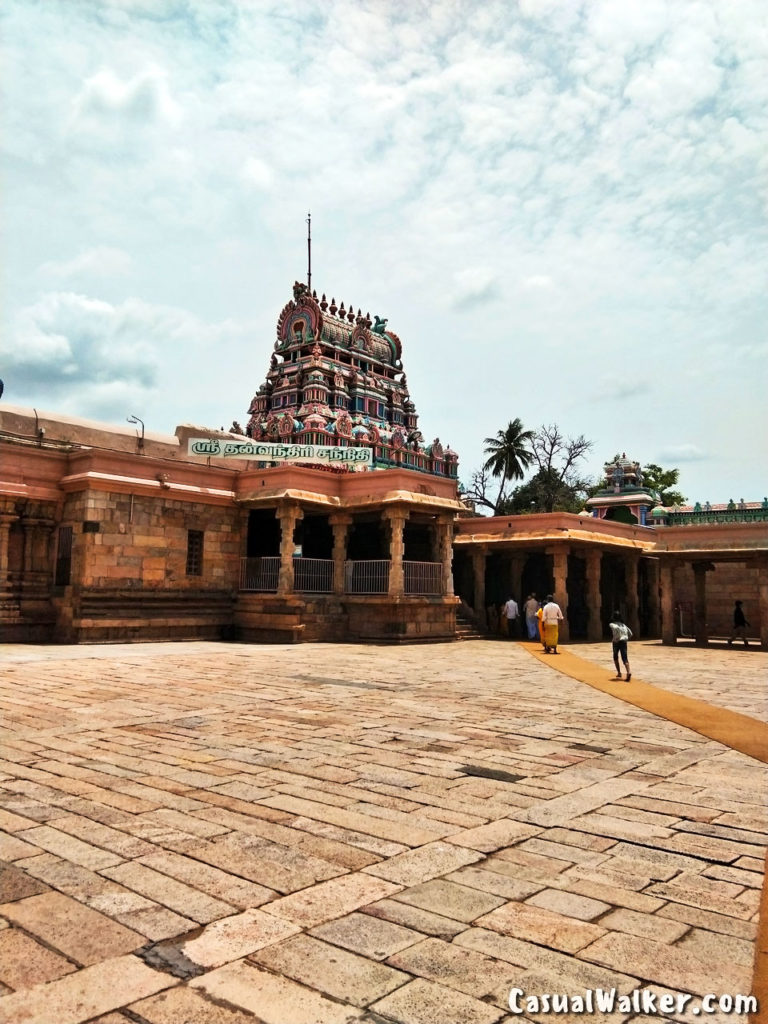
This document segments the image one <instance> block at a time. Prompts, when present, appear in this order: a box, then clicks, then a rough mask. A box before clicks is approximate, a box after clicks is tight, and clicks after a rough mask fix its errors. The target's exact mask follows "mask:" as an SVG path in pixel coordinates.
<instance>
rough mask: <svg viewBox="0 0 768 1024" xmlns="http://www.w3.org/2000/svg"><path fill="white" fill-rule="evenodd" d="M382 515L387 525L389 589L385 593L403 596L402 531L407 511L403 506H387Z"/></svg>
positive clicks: (403, 545) (403, 543)
mask: <svg viewBox="0 0 768 1024" xmlns="http://www.w3.org/2000/svg"><path fill="white" fill-rule="evenodd" d="M382 517H383V519H384V521H385V522H386V523H388V525H389V590H388V591H387V593H388V595H389V596H390V597H403V595H404V594H405V573H404V571H403V551H404V550H405V539H404V537H403V531H404V530H405V522H406V520H407V518H408V512H407V511H406V510H405V509H403V508H388V509H385V510H384V512H383V514H382Z"/></svg>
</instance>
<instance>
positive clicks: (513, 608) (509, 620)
mask: <svg viewBox="0 0 768 1024" xmlns="http://www.w3.org/2000/svg"><path fill="white" fill-rule="evenodd" d="M501 613H502V615H503V616H504V621H505V622H506V624H507V638H508V639H509V640H511V639H512V634H513V633H514V631H515V629H516V628H517V619H518V616H519V615H520V609H519V608H518V607H517V601H515V599H514V598H513V597H510V598H509V600H508V601H507V603H506V604H505V605H504V607H503V608H502V610H501Z"/></svg>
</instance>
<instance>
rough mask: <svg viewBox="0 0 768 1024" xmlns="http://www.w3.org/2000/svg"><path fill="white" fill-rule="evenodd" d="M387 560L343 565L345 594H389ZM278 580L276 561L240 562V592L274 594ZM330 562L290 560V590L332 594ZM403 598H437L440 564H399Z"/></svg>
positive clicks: (441, 571) (441, 587) (277, 562)
mask: <svg viewBox="0 0 768 1024" xmlns="http://www.w3.org/2000/svg"><path fill="white" fill-rule="evenodd" d="M391 564H392V563H391V562H390V561H389V559H385V558H382V559H364V560H359V561H347V562H345V563H344V592H345V593H346V594H386V593H387V592H388V591H389V571H390V566H391ZM279 576H280V558H279V557H265V558H242V559H241V560H240V590H245V591H256V592H262V593H275V592H276V591H277V583H278V578H279ZM333 577H334V572H333V560H332V559H330V558H294V559H293V589H294V591H295V592H296V593H302V594H332V593H333ZM403 580H404V592H405V593H406V594H414V595H424V596H439V595H440V594H442V592H443V567H442V564H441V563H440V562H403Z"/></svg>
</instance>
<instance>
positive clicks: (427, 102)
mask: <svg viewBox="0 0 768 1024" xmlns="http://www.w3.org/2000/svg"><path fill="white" fill-rule="evenodd" d="M0 33H1V42H0V45H1V46H2V51H3V52H2V55H1V56H2V69H3V70H2V82H1V85H2V93H3V95H2V109H3V112H4V113H3V116H4V131H3V135H2V160H3V165H2V186H3V188H2V196H3V197H2V203H3V208H2V225H3V243H2V245H3V252H2V257H3V260H2V263H3V270H2V317H3V323H2V334H1V335H0V366H1V369H0V376H2V377H3V378H4V380H5V395H4V399H3V401H4V402H7V403H9V404H14V405H30V406H36V407H37V408H38V409H45V410H49V411H59V412H66V413H70V414H75V415H80V416H86V417H91V418H95V419H103V420H108V421H110V422H115V423H120V422H123V423H124V422H125V418H126V416H128V415H130V414H136V415H138V416H140V417H141V418H142V419H143V420H144V421H145V422H146V426H147V430H155V431H163V432H172V431H173V430H174V428H175V426H176V424H177V423H181V422H192V423H198V424H203V425H207V426H211V427H219V426H222V425H225V426H228V425H229V424H230V423H231V421H232V420H233V419H238V420H240V421H241V422H242V421H244V420H245V419H246V410H247V407H248V404H249V401H250V399H251V397H252V395H253V393H254V391H255V390H256V388H257V387H258V385H259V384H260V383H261V381H262V380H263V377H264V374H265V372H266V370H267V365H268V361H269V356H270V353H271V351H272V344H273V341H274V338H275V323H276V320H277V316H278V314H279V312H280V310H281V308H282V306H283V305H284V303H285V302H286V301H287V300H288V299H289V298H290V297H291V287H292V284H293V281H294V280H295V279H297V278H301V279H303V278H304V277H305V275H306V243H305V237H306V224H305V218H306V213H307V211H308V210H311V211H312V226H313V281H312V283H313V285H314V286H315V287H316V288H317V290H318V292H321V291H325V292H327V294H328V298H329V299H330V298H331V296H332V295H333V296H334V297H335V298H336V300H337V301H338V302H339V303H340V302H341V301H342V300H343V301H344V303H345V304H346V305H347V306H349V304H350V303H352V304H353V305H354V306H355V308H357V307H360V308H362V310H363V312H366V311H370V313H371V314H372V315H373V314H378V315H380V316H386V317H388V318H389V326H390V327H391V328H392V330H394V331H396V332H397V333H398V334H399V336H400V338H401V339H402V341H403V347H404V351H403V358H404V365H405V368H406V371H407V373H408V381H409V386H410V389H411V393H412V396H413V398H414V401H415V402H416V406H417V409H418V411H419V413H420V417H421V419H420V426H421V428H422V430H423V433H424V435H425V438H426V439H427V440H431V439H432V438H433V437H435V436H439V437H440V439H441V441H442V442H443V443H446V442H448V443H450V444H451V445H452V447H454V448H455V449H456V450H457V451H458V452H459V455H460V458H461V463H460V476H461V477H462V478H464V479H468V478H469V475H470V472H471V470H472V469H473V468H476V467H477V466H478V465H479V464H480V463H481V461H482V447H483V444H482V442H483V438H485V437H486V436H488V435H490V434H495V433H496V431H497V430H498V429H499V428H501V427H503V426H504V425H505V424H506V423H507V422H508V421H509V420H510V419H512V418H514V417H515V416H519V417H520V418H521V419H522V421H523V423H524V424H525V425H526V426H527V427H536V426H537V425H539V424H541V423H543V422H547V423H552V422H557V423H558V424H559V425H560V426H561V428H562V429H563V430H564V431H565V432H566V433H569V434H572V435H575V434H579V433H584V434H585V435H586V436H587V437H589V438H591V439H592V440H593V441H594V451H593V454H592V457H591V459H590V460H589V463H588V464H587V465H585V466H584V468H585V470H589V471H591V472H592V473H598V472H599V471H600V467H601V465H602V463H603V461H604V460H605V459H607V458H609V457H610V456H611V455H612V454H613V453H614V452H616V451H618V450H621V451H626V452H627V454H628V455H631V456H632V457H634V458H636V459H638V460H640V461H641V462H643V463H645V462H650V461H653V462H659V463H661V464H663V465H672V466H678V467H679V468H680V470H681V486H682V489H683V491H684V493H686V494H687V495H688V497H689V498H690V499H691V500H696V499H700V500H702V501H704V500H706V499H709V500H711V501H713V502H714V501H718V500H726V501H727V500H728V498H730V497H734V498H735V499H736V500H738V499H739V498H740V497H744V498H746V499H747V500H753V499H758V500H759V499H761V498H762V497H763V495H764V492H765V490H766V488H767V487H768V474H767V473H766V458H765V456H766V450H765V437H766V436H768V423H766V414H765V411H764V406H765V405H766V401H765V396H766V391H767V388H766V385H767V384H768V381H767V379H766V378H767V376H768V375H767V372H766V367H767V366H768V344H767V343H766V324H767V323H768V303H767V302H766V297H765V296H766V281H767V280H768V248H767V247H766V241H767V239H766V234H767V232H766V216H765V205H766V190H767V182H768V173H767V172H768V147H767V146H766V136H767V135H768V132H767V131H766V122H767V121H768V74H766V67H768V28H767V22H766V17H765V4H764V0H731V2H727V3H724V2H722V0H668V2H664V0H499V2H495V0H432V2H427V0H274V2H271V0H251V2H249V0H37V2H36V0H4V3H3V5H2V13H1V14H0Z"/></svg>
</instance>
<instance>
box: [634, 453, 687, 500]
mask: <svg viewBox="0 0 768 1024" xmlns="http://www.w3.org/2000/svg"><path fill="white" fill-rule="evenodd" d="M679 477H680V470H679V469H663V468H662V467H661V466H657V465H656V463H655V462H649V463H648V465H647V466H643V486H644V487H647V488H648V489H649V490H651V491H656V493H657V494H658V496H659V502H660V504H662V505H664V506H666V507H669V506H670V505H682V504H684V502H685V495H684V494H682V493H681V492H680V491H675V490H672V488H673V487H674V486H675V484H676V483H677V482H678V479H679Z"/></svg>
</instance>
